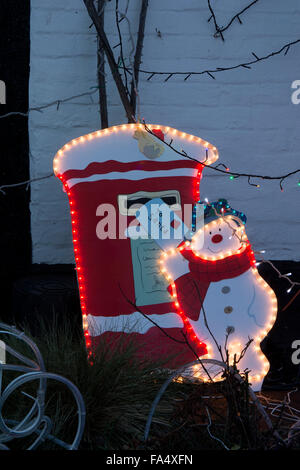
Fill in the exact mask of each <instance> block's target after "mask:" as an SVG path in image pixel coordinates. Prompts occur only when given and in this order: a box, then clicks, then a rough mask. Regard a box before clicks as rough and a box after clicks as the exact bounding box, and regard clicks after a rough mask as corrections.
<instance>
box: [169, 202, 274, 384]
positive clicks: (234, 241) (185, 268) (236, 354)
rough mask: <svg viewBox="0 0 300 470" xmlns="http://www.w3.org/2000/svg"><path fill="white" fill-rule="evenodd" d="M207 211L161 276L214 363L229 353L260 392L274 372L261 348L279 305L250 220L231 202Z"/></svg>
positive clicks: (172, 254) (215, 204) (213, 205)
mask: <svg viewBox="0 0 300 470" xmlns="http://www.w3.org/2000/svg"><path fill="white" fill-rule="evenodd" d="M200 204H203V203H200ZM203 207H204V225H203V227H202V228H201V229H199V230H198V231H196V232H194V233H193V232H192V233H193V235H192V237H191V239H190V241H185V242H182V243H181V244H180V245H178V247H177V248H176V249H171V250H169V251H165V252H164V253H163V255H162V257H161V260H160V263H161V267H162V272H163V274H164V275H165V277H166V278H167V279H168V280H169V282H170V286H169V288H168V290H169V291H170V293H171V294H172V296H173V298H174V301H175V302H174V305H175V306H176V307H177V311H178V314H179V315H180V316H181V318H183V319H184V321H185V322H187V324H188V325H189V330H191V335H192V337H193V338H195V337H197V340H198V341H201V342H203V343H205V344H206V346H207V350H208V352H209V357H212V358H214V359H217V360H221V361H222V360H223V359H226V351H227V354H228V358H229V363H230V364H233V363H234V360H235V361H238V362H237V367H238V369H239V371H240V372H243V371H244V370H246V369H247V370H248V371H250V372H249V381H250V382H251V383H252V387H253V389H254V390H260V388H261V384H262V381H263V379H264V376H265V375H266V373H267V372H268V369H269V363H268V360H267V358H266V357H265V356H264V354H263V353H262V351H261V349H260V343H261V341H262V339H263V338H264V337H265V336H266V335H267V333H268V331H269V330H270V329H271V328H272V326H273V324H274V322H275V320H276V314H277V299H276V296H275V294H274V292H273V290H272V289H271V288H270V287H269V285H268V284H267V283H266V282H265V281H264V280H263V279H262V278H261V276H260V275H259V273H258V271H257V268H256V261H255V257H254V252H253V250H252V248H251V245H250V243H249V241H248V239H247V236H246V233H245V222H246V216H245V214H243V213H241V212H238V211H236V210H234V209H232V208H231V207H230V206H229V204H228V202H227V200H226V199H219V200H218V201H217V202H213V203H204V204H203ZM220 348H221V351H222V354H221V353H220ZM203 358H205V356H203Z"/></svg>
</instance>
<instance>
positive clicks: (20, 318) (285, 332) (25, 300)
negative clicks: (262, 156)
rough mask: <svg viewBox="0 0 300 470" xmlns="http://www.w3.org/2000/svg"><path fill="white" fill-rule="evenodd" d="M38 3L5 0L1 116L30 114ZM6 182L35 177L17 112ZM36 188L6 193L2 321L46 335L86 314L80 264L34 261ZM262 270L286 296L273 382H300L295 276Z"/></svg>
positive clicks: (297, 266)
mask: <svg viewBox="0 0 300 470" xmlns="http://www.w3.org/2000/svg"><path fill="white" fill-rule="evenodd" d="M29 53H30V2H29V0H14V1H12V0H1V15H0V80H4V81H5V83H6V92H7V99H6V102H7V104H6V105H0V117H1V115H3V114H6V113H8V112H12V111H20V112H25V113H26V112H27V111H28V80H29V72H30V67H29V63H30V56H29ZM0 137H1V146H0V153H1V167H0V168H1V169H0V186H1V185H3V184H13V183H18V182H21V181H25V180H27V179H29V143H28V119H27V117H23V116H10V117H7V118H4V119H0ZM29 203H30V187H27V185H23V186H21V187H17V188H8V189H6V190H5V195H4V194H1V193H0V220H1V231H0V246H1V259H0V296H1V304H0V305H1V306H0V321H1V320H2V321H6V322H8V323H12V322H17V324H22V323H23V322H24V321H26V322H27V323H28V324H29V325H30V327H31V329H32V331H33V333H34V334H38V328H37V324H38V322H37V319H38V318H39V317H43V318H44V319H45V320H46V321H47V322H49V323H51V322H52V320H53V318H54V317H56V319H57V316H58V318H59V321H63V320H64V318H65V317H66V316H68V317H69V318H71V319H72V321H74V324H75V325H76V327H78V328H80V325H81V313H80V307H79V301H78V291H77V283H76V276H75V270H74V266H72V265H58V266H57V265H56V266H47V265H32V263H31V259H32V258H31V236H30V207H29ZM274 263H275V265H276V266H277V267H278V268H279V269H280V271H281V272H282V273H287V272H292V273H293V276H292V277H291V279H292V280H298V281H299V280H300V263H296V262H292V261H278V262H276V261H274ZM259 271H260V273H261V275H262V276H263V277H264V278H265V280H266V281H267V282H268V283H269V284H270V285H271V287H272V288H273V289H274V291H275V293H276V295H277V297H278V301H279V313H278V318H277V321H276V323H275V325H274V327H273V329H272V331H271V332H270V333H269V335H268V336H267V338H265V340H264V341H263V343H262V347H263V350H264V352H265V354H266V355H267V357H268V359H269V360H270V361H271V371H270V373H269V375H268V377H267V380H266V381H265V384H266V386H269V387H270V388H285V387H291V386H293V385H299V382H300V376H299V371H300V368H299V366H297V365H293V364H292V362H291V355H292V352H293V350H292V348H291V344H292V342H293V340H295V339H300V295H299V296H298V297H296V298H295V300H294V301H293V302H292V303H291V305H290V306H289V307H288V308H287V309H286V310H285V311H282V310H283V309H284V307H285V306H286V305H287V303H288V302H289V301H290V300H291V299H292V298H293V296H294V295H295V294H296V293H297V288H296V287H295V288H294V289H293V290H292V292H291V293H289V294H288V293H287V292H286V290H287V289H288V287H289V284H288V282H287V281H285V280H282V279H279V278H278V275H277V274H276V272H275V271H274V270H273V269H272V268H271V267H270V266H269V265H267V264H262V265H261V266H260V267H259Z"/></svg>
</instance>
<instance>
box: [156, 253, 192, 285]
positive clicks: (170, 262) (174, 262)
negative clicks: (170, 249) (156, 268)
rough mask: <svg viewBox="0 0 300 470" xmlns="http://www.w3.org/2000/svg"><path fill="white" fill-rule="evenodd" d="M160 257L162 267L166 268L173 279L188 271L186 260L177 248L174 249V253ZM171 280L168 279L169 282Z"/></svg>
mask: <svg viewBox="0 0 300 470" xmlns="http://www.w3.org/2000/svg"><path fill="white" fill-rule="evenodd" d="M162 259H163V264H162V267H164V268H165V269H166V270H167V273H168V274H169V275H170V276H171V277H172V280H173V281H175V280H176V279H178V278H179V277H180V276H183V275H184V274H186V273H188V272H189V264H188V261H187V260H186V259H185V258H184V257H183V256H182V255H181V253H180V251H178V250H174V254H170V255H169V256H168V257H167V258H162ZM171 282H172V281H170V284H171Z"/></svg>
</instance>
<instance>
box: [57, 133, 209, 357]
mask: <svg viewBox="0 0 300 470" xmlns="http://www.w3.org/2000/svg"><path fill="white" fill-rule="evenodd" d="M148 127H149V129H150V130H151V132H152V133H153V135H151V134H149V133H147V132H146V131H145V128H144V126H143V125H142V124H124V125H120V126H114V127H111V128H109V129H104V130H99V131H96V132H93V133H91V134H88V135H85V136H81V137H78V138H76V139H73V140H72V141H70V142H68V143H67V144H66V145H64V146H63V147H62V148H61V149H60V150H59V151H58V152H57V154H56V156H55V158H54V172H55V175H56V176H57V177H58V178H59V179H60V180H61V181H62V183H63V187H64V190H65V191H66V193H67V195H68V198H69V204H70V214H71V224H72V234H73V244H74V254H75V262H76V270H77V278H78V285H79V292H80V301H81V309H82V316H83V329H84V335H85V338H86V345H87V347H88V349H91V348H93V347H94V346H97V344H98V343H99V340H100V338H103V339H105V340H107V341H109V342H110V344H111V345H112V346H113V344H115V342H116V341H118V339H119V338H120V336H122V337H123V339H124V337H126V338H127V337H128V338H134V341H135V343H136V344H137V345H140V346H141V347H140V354H141V355H143V356H147V357H151V358H159V357H162V355H166V356H170V355H173V356H175V355H176V354H177V356H178V357H177V358H175V359H174V362H173V364H174V365H175V366H176V365H181V364H185V363H187V362H189V361H191V360H194V358H195V356H194V354H193V352H192V351H191V350H190V348H189V347H187V345H186V344H184V342H183V336H182V328H184V322H183V320H182V319H181V318H180V317H179V316H178V315H177V307H176V306H175V305H174V302H173V299H172V296H171V294H170V293H169V292H168V290H167V286H168V281H165V280H164V278H163V277H162V276H161V275H160V273H159V269H158V264H157V260H158V259H159V257H160V255H161V248H160V247H159V246H158V245H157V244H156V242H155V240H153V239H142V238H140V239H134V237H132V236H130V231H131V230H134V227H135V225H134V224H135V223H136V221H137V219H136V217H135V215H136V212H137V211H138V210H139V208H140V207H141V206H143V205H144V204H145V203H146V202H147V201H151V200H152V199H155V198H161V199H162V200H163V201H164V203H165V204H167V205H168V206H169V207H178V206H179V207H184V206H185V205H186V204H188V205H191V203H196V202H197V201H198V200H199V197H200V194H199V184H200V179H201V176H202V170H203V167H204V165H203V164H202V163H201V162H204V163H205V165H210V164H211V163H214V162H215V161H216V160H217V159H218V152H217V149H216V147H214V146H213V145H212V144H210V143H209V142H206V141H204V140H202V139H201V138H199V137H196V136H193V135H189V134H186V133H184V132H180V131H178V130H177V129H173V128H170V127H166V126H161V125H149V126H148ZM165 141H168V142H170V141H172V146H173V147H175V148H177V149H178V151H180V150H181V149H184V150H185V151H186V152H188V153H189V155H193V157H194V158H195V160H192V159H188V158H185V157H184V156H182V155H179V154H176V152H174V151H173V150H172V149H171V148H169V147H168V145H165ZM128 300H130V301H128ZM133 304H134V305H135V306H136V307H138V310H137V308H134V307H133ZM141 311H142V312H143V314H145V315H146V316H147V318H145V317H144V316H143V315H142V314H141V313H140V312H141ZM151 320H152V322H151ZM153 322H155V323H156V324H157V325H159V328H158V327H157V326H155V325H154V324H153ZM161 329H163V330H164V332H165V333H167V334H168V335H169V336H171V337H172V338H173V339H170V338H169V337H167V336H166V335H165V334H164V333H163V332H162V331H161ZM124 335H125V336H124ZM174 339H175V341H174ZM200 346H201V347H199V348H198V349H197V351H196V352H197V354H200V355H202V354H203V352H206V350H205V346H204V345H203V346H202V345H200Z"/></svg>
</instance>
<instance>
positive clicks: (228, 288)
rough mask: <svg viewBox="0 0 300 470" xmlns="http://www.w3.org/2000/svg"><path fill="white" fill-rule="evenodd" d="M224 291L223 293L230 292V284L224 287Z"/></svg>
mask: <svg viewBox="0 0 300 470" xmlns="http://www.w3.org/2000/svg"><path fill="white" fill-rule="evenodd" d="M222 292H223V294H228V292H230V287H229V286H224V287H222Z"/></svg>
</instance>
